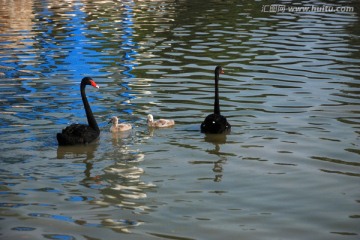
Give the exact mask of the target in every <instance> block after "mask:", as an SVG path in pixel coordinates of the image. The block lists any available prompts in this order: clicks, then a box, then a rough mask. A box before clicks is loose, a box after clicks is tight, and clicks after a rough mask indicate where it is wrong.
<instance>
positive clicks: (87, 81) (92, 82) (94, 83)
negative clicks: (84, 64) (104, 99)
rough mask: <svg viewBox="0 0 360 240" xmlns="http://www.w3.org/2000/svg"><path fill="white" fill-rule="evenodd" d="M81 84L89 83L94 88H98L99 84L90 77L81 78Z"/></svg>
mask: <svg viewBox="0 0 360 240" xmlns="http://www.w3.org/2000/svg"><path fill="white" fill-rule="evenodd" d="M81 84H85V85H91V86H93V87H94V88H99V85H97V84H96V82H95V81H94V80H93V79H92V78H91V77H84V78H83V79H82V80H81Z"/></svg>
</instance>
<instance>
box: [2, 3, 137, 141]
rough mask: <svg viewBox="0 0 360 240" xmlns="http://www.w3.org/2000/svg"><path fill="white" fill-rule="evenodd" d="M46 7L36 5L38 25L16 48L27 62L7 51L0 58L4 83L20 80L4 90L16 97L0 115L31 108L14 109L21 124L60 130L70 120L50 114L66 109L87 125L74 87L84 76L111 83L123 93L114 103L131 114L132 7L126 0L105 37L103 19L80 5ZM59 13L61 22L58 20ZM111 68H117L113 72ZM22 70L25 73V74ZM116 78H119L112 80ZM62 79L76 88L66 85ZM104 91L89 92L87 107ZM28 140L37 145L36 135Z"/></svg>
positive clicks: (101, 108)
mask: <svg viewBox="0 0 360 240" xmlns="http://www.w3.org/2000/svg"><path fill="white" fill-rule="evenodd" d="M50 4H51V3H49V2H41V3H39V4H37V5H36V6H34V10H35V15H36V16H35V17H36V21H33V26H32V29H31V30H30V32H29V33H27V34H23V35H22V37H23V40H22V41H23V42H28V44H25V45H22V46H19V48H21V49H20V50H21V52H22V54H23V55H25V57H19V56H17V55H14V54H13V49H10V48H9V49H7V54H3V55H2V56H0V61H1V62H2V64H1V65H3V66H4V67H9V68H10V70H9V71H6V72H5V74H6V75H5V78H14V81H17V80H19V81H18V82H17V83H19V85H17V86H16V85H12V84H11V85H9V86H8V87H7V88H8V89H6V90H8V91H7V92H15V93H16V95H15V96H14V95H11V96H10V95H9V96H7V95H6V96H5V99H6V104H4V105H3V106H1V105H0V111H5V112H14V109H13V107H12V106H14V105H20V106H21V107H24V108H26V109H30V108H31V111H21V109H22V108H17V109H16V110H17V111H15V112H14V113H13V114H14V115H15V116H17V117H18V118H19V119H25V120H45V121H47V120H50V121H51V122H52V123H53V124H57V125H58V124H61V125H64V124H69V123H72V122H73V120H71V119H69V117H67V118H59V117H56V116H53V115H51V114H49V113H58V112H62V111H66V110H67V112H71V115H74V116H76V118H78V119H82V120H81V122H82V121H86V119H85V114H84V109H83V106H82V101H81V98H80V94H79V85H78V84H79V82H80V79H81V78H82V77H83V76H92V77H93V78H94V79H95V80H96V81H100V82H98V83H99V85H100V87H101V77H106V78H107V79H114V80H113V81H116V82H117V84H118V86H119V90H121V91H120V93H119V94H118V95H117V96H115V97H114V99H113V101H114V102H119V103H120V102H121V103H122V105H123V106H124V107H123V108H122V109H121V111H123V112H125V113H127V114H132V113H133V107H134V105H133V104H132V103H130V100H132V99H133V98H135V95H134V94H133V93H132V89H131V87H130V86H129V82H130V81H131V80H132V79H133V78H135V77H136V76H135V75H134V74H133V70H134V67H136V66H137V64H136V58H135V55H136V54H138V53H137V51H136V49H137V48H138V47H137V44H136V42H135V41H134V40H133V38H134V37H133V35H134V29H133V25H134V22H133V21H134V20H133V19H134V13H133V7H134V2H133V1H126V2H124V3H123V4H122V9H121V11H120V14H121V15H120V18H121V21H118V22H112V23H111V24H113V25H112V26H108V25H107V26H105V29H106V31H110V33H109V34H108V33H106V34H105V33H104V32H103V31H104V29H102V27H101V24H102V22H101V21H102V20H101V19H98V18H96V17H93V16H92V15H91V13H90V12H87V11H86V10H87V8H86V6H85V5H84V3H82V2H81V1H77V2H76V3H75V4H72V5H68V6H67V9H58V8H53V7H52V6H50ZM116 12H117V13H119V12H118V11H116ZM59 14H60V15H63V16H64V17H61V18H59ZM106 24H109V22H107V23H106ZM105 35H106V36H105ZM108 35H109V36H110V37H109V36H108ZM116 36H119V37H116ZM108 38H111V39H110V40H111V41H110V40H109V39H108ZM116 41H118V42H117V43H116ZM114 42H115V44H114ZM5 52H6V51H5ZM117 53H119V54H117ZM114 65H115V66H116V65H117V66H118V68H117V69H114V68H113V66H114ZM22 71H26V72H27V73H28V74H26V75H23V74H22ZM119 73H120V76H121V77H120V79H118V78H117V77H116V74H119ZM113 76H114V77H113ZM39 79H40V80H41V81H38V80H39ZM99 79H100V80H99ZM64 80H65V81H67V80H70V81H71V82H74V83H75V84H72V85H67V84H65V85H64V83H63V81H64ZM102 91H104V90H102V89H100V90H99V91H96V92H94V91H89V96H90V103H94V100H92V99H91V98H92V97H91V95H96V97H97V98H99V99H101V98H102V96H101V95H102ZM104 94H106V93H104ZM117 97H118V98H119V99H116V98H117ZM45 102H46V103H47V104H44V103H45ZM91 105H92V109H93V112H94V114H96V112H100V111H113V112H117V111H118V109H111V107H110V108H109V107H108V106H106V107H105V106H103V105H101V104H91ZM63 106H64V108H63ZM59 108H60V109H59ZM26 109H25V110H26ZM44 113H46V114H44ZM0 121H1V125H2V126H5V127H6V126H8V125H10V124H11V122H8V121H4V122H3V120H2V119H0ZM99 122H101V121H99ZM30 124H31V123H30ZM100 125H101V124H100ZM22 130H23V131H27V132H28V133H29V131H30V132H31V130H29V131H28V130H27V129H22ZM28 136H29V138H28V139H25V140H26V141H36V140H37V138H36V137H35V136H30V135H28Z"/></svg>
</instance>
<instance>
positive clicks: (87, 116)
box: [80, 83, 100, 132]
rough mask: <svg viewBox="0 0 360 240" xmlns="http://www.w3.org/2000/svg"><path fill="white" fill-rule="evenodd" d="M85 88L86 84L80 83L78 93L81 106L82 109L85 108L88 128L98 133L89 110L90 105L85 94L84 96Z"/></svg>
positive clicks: (96, 125)
mask: <svg viewBox="0 0 360 240" xmlns="http://www.w3.org/2000/svg"><path fill="white" fill-rule="evenodd" d="M85 87H86V84H85V83H81V85H80V93H81V98H82V101H83V104H84V108H85V112H86V118H87V120H88V124H89V126H90V127H91V128H92V129H94V130H96V131H99V132H100V129H99V126H98V124H97V122H96V120H95V118H94V115H93V113H92V111H91V108H90V104H89V102H88V100H87V97H86V94H85Z"/></svg>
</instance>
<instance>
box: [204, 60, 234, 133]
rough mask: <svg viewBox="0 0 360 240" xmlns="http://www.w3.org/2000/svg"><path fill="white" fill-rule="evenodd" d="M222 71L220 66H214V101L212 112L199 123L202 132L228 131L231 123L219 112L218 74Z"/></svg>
mask: <svg viewBox="0 0 360 240" xmlns="http://www.w3.org/2000/svg"><path fill="white" fill-rule="evenodd" d="M220 73H224V72H223V70H222V67H221V66H217V67H216V68H215V101H214V113H212V114H210V115H208V116H207V117H206V118H205V120H204V122H203V123H202V124H201V132H202V133H227V132H230V129H231V125H230V124H229V123H228V121H227V120H226V117H224V116H223V115H221V114H220V104H219V86H218V85H219V75H220Z"/></svg>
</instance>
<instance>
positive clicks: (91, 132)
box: [56, 77, 100, 146]
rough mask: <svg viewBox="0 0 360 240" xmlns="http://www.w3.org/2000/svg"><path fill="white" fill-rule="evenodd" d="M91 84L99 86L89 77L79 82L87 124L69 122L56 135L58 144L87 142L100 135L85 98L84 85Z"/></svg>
mask: <svg viewBox="0 0 360 240" xmlns="http://www.w3.org/2000/svg"><path fill="white" fill-rule="evenodd" d="M86 85H91V86H93V87H95V88H99V86H98V85H97V84H96V83H95V81H94V80H92V78H90V77H84V78H83V79H82V80H81V83H80V93H81V98H82V101H83V104H84V108H85V112H86V117H87V120H88V124H89V125H86V124H71V125H70V126H68V127H66V128H65V129H63V130H62V132H61V133H58V134H57V135H56V138H57V140H58V143H59V145H60V146H63V145H76V144H87V143H90V142H92V141H94V140H96V139H97V138H98V137H99V135H100V129H99V127H98V125H97V122H96V120H95V118H94V115H93V113H92V111H91V108H90V105H89V102H88V100H87V98H86V94H85V87H86Z"/></svg>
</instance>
